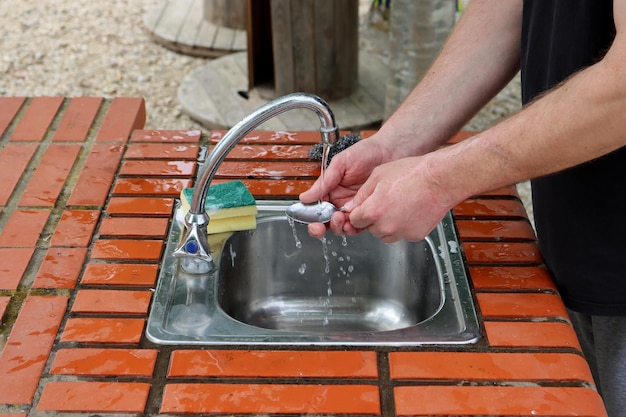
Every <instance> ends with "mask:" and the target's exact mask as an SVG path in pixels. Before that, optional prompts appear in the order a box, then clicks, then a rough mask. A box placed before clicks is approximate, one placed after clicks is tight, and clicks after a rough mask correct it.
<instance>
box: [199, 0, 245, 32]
mask: <svg viewBox="0 0 626 417" xmlns="http://www.w3.org/2000/svg"><path fill="white" fill-rule="evenodd" d="M204 19H205V20H207V21H209V22H211V23H213V24H214V25H216V26H220V27H226V28H231V29H238V30H245V29H246V0H204Z"/></svg>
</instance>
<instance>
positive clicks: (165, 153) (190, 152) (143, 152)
mask: <svg viewBox="0 0 626 417" xmlns="http://www.w3.org/2000/svg"><path fill="white" fill-rule="evenodd" d="M199 150H200V148H199V147H198V145H190V144H186V143H171V144H170V143H134V144H130V145H128V148H127V149H126V153H125V154H124V158H125V159H174V160H177V161H183V160H195V159H196V158H197V157H198V152H199Z"/></svg>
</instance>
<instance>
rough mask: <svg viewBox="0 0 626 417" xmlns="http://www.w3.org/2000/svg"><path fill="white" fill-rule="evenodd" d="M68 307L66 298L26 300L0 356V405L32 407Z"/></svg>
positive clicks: (36, 297)
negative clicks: (40, 379) (25, 405)
mask: <svg viewBox="0 0 626 417" xmlns="http://www.w3.org/2000/svg"><path fill="white" fill-rule="evenodd" d="M66 307H67V298H66V297H39V296H31V297H28V298H27V299H26V301H25V303H24V306H23V307H22V309H21V311H20V312H19V315H18V317H17V320H16V322H15V325H14V326H13V329H12V330H11V334H10V335H9V338H8V340H7V343H6V346H5V347H4V349H3V350H2V354H1V355H0V375H2V378H0V404H30V402H31V401H32V399H33V396H34V394H35V390H36V389H37V385H38V384H39V378H40V377H41V373H42V372H43V368H44V365H45V364H46V360H47V359H48V355H49V354H50V351H51V349H52V344H53V343H54V339H55V337H56V334H57V331H58V329H59V326H60V324H61V320H62V319H63V314H64V313H65V309H66Z"/></svg>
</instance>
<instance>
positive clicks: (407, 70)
mask: <svg viewBox="0 0 626 417" xmlns="http://www.w3.org/2000/svg"><path fill="white" fill-rule="evenodd" d="M455 6H456V3H455V1H454V0H419V1H415V0H392V2H391V16H390V41H389V49H390V58H389V76H388V79H389V80H388V83H387V91H386V96H385V111H384V119H385V120H386V119H387V118H389V116H391V114H392V113H393V112H394V111H395V110H396V108H397V107H398V106H399V105H400V103H402V101H403V100H404V99H405V98H406V96H407V95H408V94H409V93H410V92H411V90H412V89H413V87H414V86H415V84H417V82H418V81H419V80H420V79H421V78H422V77H423V76H424V74H425V73H426V71H427V70H428V69H429V68H430V66H431V65H432V63H433V61H434V60H435V58H436V57H437V54H438V53H439V50H440V49H441V47H442V46H443V44H444V42H445V40H446V38H447V37H448V35H449V34H450V32H451V31H452V27H453V26H454V23H455V15H456V10H455V9H456V7H455Z"/></svg>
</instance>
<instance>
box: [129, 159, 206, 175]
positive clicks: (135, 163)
mask: <svg viewBox="0 0 626 417" xmlns="http://www.w3.org/2000/svg"><path fill="white" fill-rule="evenodd" d="M195 171H196V163H195V162H193V161H171V160H164V161H156V160H141V161H139V160H129V161H124V162H122V166H121V168H120V175H123V176H143V177H158V176H161V177H191V176H192V175H194V173H195Z"/></svg>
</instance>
